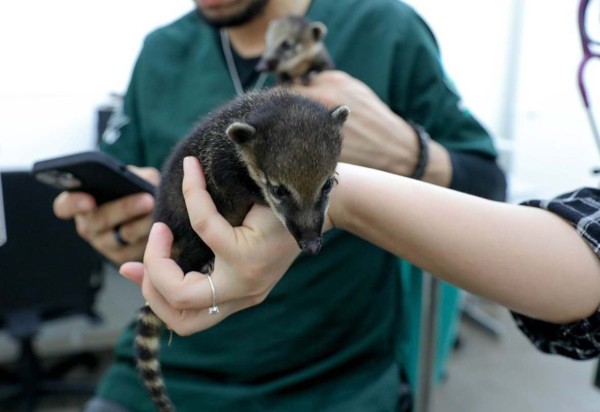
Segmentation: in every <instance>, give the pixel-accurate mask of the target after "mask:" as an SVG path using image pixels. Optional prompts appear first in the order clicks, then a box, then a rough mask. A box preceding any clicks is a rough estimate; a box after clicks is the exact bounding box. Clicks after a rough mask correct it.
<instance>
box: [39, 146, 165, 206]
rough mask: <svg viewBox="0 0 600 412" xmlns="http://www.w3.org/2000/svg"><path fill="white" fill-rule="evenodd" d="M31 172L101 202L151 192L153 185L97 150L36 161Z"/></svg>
mask: <svg viewBox="0 0 600 412" xmlns="http://www.w3.org/2000/svg"><path fill="white" fill-rule="evenodd" d="M32 173H33V175H34V176H35V177H36V179H38V180H39V181H40V182H42V183H45V184H47V185H49V186H52V187H54V188H57V189H59V190H67V191H80V192H86V193H89V194H91V195H92V196H93V197H94V198H95V199H96V204H98V205H101V204H103V203H106V202H110V201H112V200H116V199H119V198H121V197H124V196H128V195H131V194H134V193H140V192H147V193H150V194H154V191H155V186H154V185H153V184H151V183H149V182H147V181H146V180H144V179H142V178H141V177H139V176H137V175H136V174H135V173H133V172H131V171H130V170H129V169H128V168H127V165H125V164H123V163H121V162H120V161H118V160H117V159H115V158H113V157H111V156H109V155H107V154H106V153H103V152H99V151H90V152H82V153H76V154H72V155H67V156H61V157H56V158H52V159H47V160H42V161H39V162H36V163H35V164H34V165H33V169H32Z"/></svg>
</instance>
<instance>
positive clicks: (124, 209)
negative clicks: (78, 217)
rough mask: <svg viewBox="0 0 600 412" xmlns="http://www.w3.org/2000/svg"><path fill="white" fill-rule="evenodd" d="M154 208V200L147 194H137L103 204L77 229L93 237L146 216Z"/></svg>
mask: <svg viewBox="0 0 600 412" xmlns="http://www.w3.org/2000/svg"><path fill="white" fill-rule="evenodd" d="M153 208H154V198H153V197H152V195H150V194H149V193H137V194H134V195H130V196H125V197H123V198H121V199H117V200H114V201H112V202H108V203H105V204H103V205H102V206H100V207H98V208H96V209H95V210H93V211H92V212H90V214H89V216H87V219H85V220H82V221H81V225H82V227H80V228H79V229H80V230H82V231H83V232H85V233H87V235H88V236H93V235H94V234H96V233H102V232H106V231H109V230H112V228H114V227H116V226H118V225H120V224H122V223H125V222H128V221H129V220H132V219H135V218H140V217H142V216H147V215H150V214H151V213H152V209H153Z"/></svg>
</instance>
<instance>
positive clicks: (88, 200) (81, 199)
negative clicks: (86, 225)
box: [52, 192, 96, 220]
mask: <svg viewBox="0 0 600 412" xmlns="http://www.w3.org/2000/svg"><path fill="white" fill-rule="evenodd" d="M95 207H96V201H95V200H94V197H93V196H91V195H90V194H88V193H83V192H61V193H60V194H59V195H58V196H57V197H56V198H55V199H54V203H53V205H52V209H53V210H54V214H55V215H56V217H58V218H59V219H65V220H66V219H72V218H73V217H75V215H77V214H80V213H87V212H90V211H92V210H93V209H94V208H95Z"/></svg>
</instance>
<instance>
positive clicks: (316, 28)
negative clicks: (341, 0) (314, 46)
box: [309, 21, 327, 41]
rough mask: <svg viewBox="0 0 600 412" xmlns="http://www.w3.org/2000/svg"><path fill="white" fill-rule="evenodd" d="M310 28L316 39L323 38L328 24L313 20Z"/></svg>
mask: <svg viewBox="0 0 600 412" xmlns="http://www.w3.org/2000/svg"><path fill="white" fill-rule="evenodd" d="M309 28H310V32H311V34H312V35H313V38H314V39H315V41H319V40H321V39H322V38H323V37H325V35H326V34H327V26H325V25H324V24H323V23H321V22H320V21H313V22H311V23H310V26H309Z"/></svg>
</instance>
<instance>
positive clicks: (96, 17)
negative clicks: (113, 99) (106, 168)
mask: <svg viewBox="0 0 600 412" xmlns="http://www.w3.org/2000/svg"><path fill="white" fill-rule="evenodd" d="M191 8H192V3H191V1H190V0H170V1H152V2H148V1H143V0H126V1H118V0H104V1H101V2H88V1H78V0H55V1H44V0H30V1H26V2H18V1H3V2H0V168H1V169H9V168H20V167H29V166H30V165H31V163H32V162H33V161H34V160H37V159H40V158H43V157H48V156H53V155H58V154H61V153H68V152H74V151H78V150H85V149H89V148H92V147H93V145H94V139H95V130H94V129H95V123H94V122H95V118H94V110H95V109H96V107H97V106H98V105H100V104H102V103H104V102H106V101H107V99H108V95H109V93H111V92H123V91H124V90H125V88H126V86H127V82H128V79H129V75H130V73H131V69H132V66H133V63H134V60H135V58H136V56H137V53H138V52H139V48H140V46H141V42H142V40H143V37H144V35H145V34H146V33H147V32H149V31H150V30H151V29H153V28H154V27H156V26H158V25H160V24H164V23H167V22H169V21H171V20H172V19H174V18H176V17H177V16H179V15H180V14H183V13H184V12H186V11H188V10H191Z"/></svg>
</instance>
